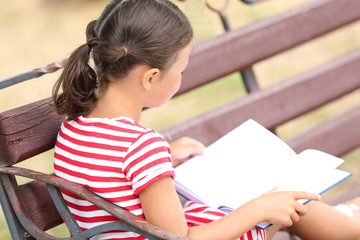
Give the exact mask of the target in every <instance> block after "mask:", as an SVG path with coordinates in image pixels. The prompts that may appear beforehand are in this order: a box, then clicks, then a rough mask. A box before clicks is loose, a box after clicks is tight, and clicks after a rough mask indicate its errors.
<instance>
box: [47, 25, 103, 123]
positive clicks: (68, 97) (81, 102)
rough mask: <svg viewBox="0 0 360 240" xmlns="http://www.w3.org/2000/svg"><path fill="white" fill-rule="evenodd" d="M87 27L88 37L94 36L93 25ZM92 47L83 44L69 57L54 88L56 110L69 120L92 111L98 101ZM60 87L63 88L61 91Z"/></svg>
mask: <svg viewBox="0 0 360 240" xmlns="http://www.w3.org/2000/svg"><path fill="white" fill-rule="evenodd" d="M95 22H96V21H93V22H90V23H89V25H88V27H87V38H88V39H89V38H93V34H92V32H93V30H92V29H93V26H94V24H95ZM90 52H91V47H90V46H89V44H83V45H81V46H80V47H78V48H77V49H76V50H75V51H74V52H73V53H72V54H71V56H70V57H69V59H68V62H67V64H66V65H65V68H64V70H63V72H62V74H61V75H60V77H59V79H58V80H57V82H56V83H55V85H54V88H53V93H52V97H53V101H54V106H55V109H56V112H57V113H58V114H60V115H63V114H65V115H67V120H69V121H70V120H72V119H74V118H76V117H79V116H82V115H86V114H88V113H90V112H91V111H92V110H93V108H94V107H95V103H96V101H97V96H96V89H97V87H98V86H97V77H96V73H95V71H94V70H93V69H92V68H91V67H90V65H89V59H90ZM60 89H61V90H62V92H61V93H59V92H60Z"/></svg>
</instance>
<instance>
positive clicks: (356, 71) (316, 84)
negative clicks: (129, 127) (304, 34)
mask: <svg viewBox="0 0 360 240" xmlns="http://www.w3.org/2000/svg"><path fill="white" fill-rule="evenodd" d="M359 65H360V49H359V50H357V51H354V52H352V53H349V54H347V55H345V56H343V57H342V58H340V59H336V60H334V61H332V62H329V63H327V64H324V65H322V66H320V67H318V68H315V69H314V70H312V71H310V72H308V73H305V74H302V75H298V76H295V77H294V78H292V79H288V80H286V81H283V82H281V83H280V84H277V85H275V86H273V87H269V88H267V89H264V90H260V91H257V92H255V93H252V94H250V95H248V96H247V97H246V98H240V99H238V100H235V101H233V102H231V103H229V104H227V105H225V106H220V107H219V108H216V109H213V110H210V111H208V112H206V113H204V114H201V115H199V116H197V117H195V118H192V119H190V120H188V121H184V122H182V123H179V124H177V125H176V126H172V127H170V128H168V129H165V130H163V131H161V133H162V134H163V135H164V136H165V138H166V139H167V140H169V141H173V140H174V139H177V138H179V137H181V136H184V135H187V136H190V137H195V138H198V139H199V140H200V141H203V142H204V143H205V144H211V143H212V142H214V141H215V140H216V139H218V138H219V137H221V136H223V135H224V134H226V133H227V132H229V131H230V130H231V129H233V128H234V127H236V126H238V125H239V124H241V123H242V122H243V121H245V120H247V119H249V118H252V119H254V120H256V121H258V122H259V123H261V124H263V125H264V126H265V127H267V128H270V129H271V128H274V127H276V126H278V125H280V124H282V123H284V122H287V121H289V120H291V119H293V118H295V117H297V116H299V115H301V114H304V113H306V112H309V111H310V110H313V109H315V108H317V107H319V106H321V105H323V104H325V103H328V102H330V101H332V100H334V99H336V98H338V97H340V96H342V95H344V94H347V93H349V92H351V91H353V90H355V89H358V88H360V77H359V76H360V67H359ZM219 124H221V125H222V126H221V128H220V127H218V126H217V125H219Z"/></svg>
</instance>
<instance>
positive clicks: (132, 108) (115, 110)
mask: <svg viewBox="0 0 360 240" xmlns="http://www.w3.org/2000/svg"><path fill="white" fill-rule="evenodd" d="M142 109H143V106H142V105H141V104H140V103H139V102H138V101H137V98H136V97H135V94H134V93H132V91H131V90H127V89H122V90H121V91H119V90H118V89H117V88H113V87H109V88H108V89H107V90H106V91H105V92H104V93H103V94H102V95H101V96H100V97H99V98H98V101H97V104H96V106H95V108H94V110H93V111H92V112H91V113H90V114H88V115H87V116H86V117H96V118H109V119H111V118H117V117H129V118H131V119H133V120H134V121H136V122H139V121H140V115H141V112H142Z"/></svg>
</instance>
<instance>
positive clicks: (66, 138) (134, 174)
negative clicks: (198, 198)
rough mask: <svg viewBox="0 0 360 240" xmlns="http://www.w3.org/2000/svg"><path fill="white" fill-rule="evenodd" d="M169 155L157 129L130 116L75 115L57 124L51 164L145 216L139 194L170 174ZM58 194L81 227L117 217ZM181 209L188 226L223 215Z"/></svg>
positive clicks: (123, 235) (121, 235) (259, 234)
mask: <svg viewBox="0 0 360 240" xmlns="http://www.w3.org/2000/svg"><path fill="white" fill-rule="evenodd" d="M170 156H171V153H170V148H169V145H168V143H167V142H166V141H165V140H164V139H163V138H162V137H161V136H160V135H159V134H158V133H157V132H155V131H154V130H152V129H149V128H146V127H143V126H141V125H139V124H138V123H136V122H134V121H133V120H132V119H129V118H126V117H120V118H116V119H102V118H101V119H100V118H83V117H79V118H77V119H74V120H72V121H69V122H66V121H64V122H63V124H62V126H61V129H60V131H59V134H58V137H57V141H56V146H55V159H54V168H55V174H56V175H57V176H59V177H61V178H64V179H67V180H70V181H72V182H75V183H77V184H80V185H82V186H83V187H86V188H88V189H90V190H92V191H93V192H95V193H96V194H98V195H100V196H101V197H103V198H105V199H107V200H109V201H111V202H113V203H114V204H116V205H119V206H121V207H123V208H125V209H127V210H128V211H130V212H132V213H133V214H135V215H137V216H139V217H141V218H144V215H143V211H142V208H141V203H140V200H139V196H138V195H139V192H140V191H141V190H142V189H144V188H145V187H147V186H148V185H150V184H151V183H153V182H155V181H156V180H158V179H160V178H163V177H165V176H172V177H174V170H173V168H172V164H171V158H170ZM62 193H63V196H64V199H65V201H66V204H67V205H68V207H69V209H70V211H71V213H72V214H73V216H74V217H75V219H76V221H77V222H78V224H79V226H80V227H81V228H82V229H83V230H86V229H89V228H91V227H94V226H98V225H101V224H104V223H109V222H114V221H118V219H117V218H115V217H113V216H111V215H110V214H109V213H107V212H105V211H103V210H101V209H100V208H98V207H96V206H94V205H93V204H91V203H89V202H88V201H86V200H83V199H81V198H79V197H77V196H76V195H74V194H72V193H70V192H67V191H65V190H62ZM184 212H185V217H186V219H187V221H188V224H189V226H196V225H201V224H205V223H208V222H211V221H214V220H216V219H219V218H221V217H223V216H225V214H224V213H222V212H221V211H219V210H217V209H215V210H214V209H211V208H210V207H208V206H204V205H200V204H195V203H188V204H187V206H186V207H185V209H184ZM247 236H254V238H248V237H247ZM244 237H246V238H244ZM92 239H112V240H115V239H128V240H130V239H145V238H144V237H141V236H139V235H138V234H136V233H132V232H124V231H118V232H114V231H112V232H109V233H104V234H100V235H98V236H95V237H93V238H92ZM242 239H266V238H265V233H264V232H263V231H259V230H256V229H253V230H251V231H249V232H248V233H247V234H245V235H244V236H243V238H242Z"/></svg>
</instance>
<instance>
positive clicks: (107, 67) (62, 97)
mask: <svg viewBox="0 0 360 240" xmlns="http://www.w3.org/2000/svg"><path fill="white" fill-rule="evenodd" d="M192 38H193V33H192V29H191V26H190V23H189V21H188V19H187V18H186V17H185V15H184V14H183V13H182V12H181V10H180V9H179V8H178V7H177V6H176V5H175V4H173V3H171V2H169V1H168V0H113V1H112V2H111V3H110V4H109V5H108V6H107V7H106V8H105V10H104V12H103V13H102V15H101V16H100V18H99V19H98V20H94V21H92V22H90V23H89V24H88V26H87V29H86V44H83V45H82V46H80V47H79V48H77V49H76V50H75V51H74V52H73V53H72V54H71V56H70V58H69V59H68V63H67V65H66V66H65V68H64V70H63V72H62V74H61V76H60V78H59V80H58V81H57V83H56V84H55V86H54V89H53V99H54V103H55V107H56V110H57V112H58V113H59V114H66V115H67V116H68V120H71V119H73V118H76V117H78V116H81V115H86V114H88V113H89V112H91V111H92V109H93V108H94V106H95V104H96V101H97V94H98V93H100V94H101V92H102V91H104V90H105V89H106V88H107V87H108V86H109V83H110V82H111V80H112V79H117V80H120V81H121V78H124V77H126V76H127V74H128V73H129V71H131V70H132V69H133V68H134V67H135V66H137V65H149V66H151V67H154V68H158V69H159V70H160V71H164V72H166V71H167V70H168V69H169V68H170V67H171V66H172V64H173V63H175V61H176V59H177V55H178V53H179V52H180V50H182V49H184V48H185V47H186V46H187V45H188V44H189V43H190V42H191V41H192ZM90 55H92V57H93V60H94V69H93V68H91V67H90V65H89V60H90ZM60 89H62V92H61V93H60V94H59V92H60Z"/></svg>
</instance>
